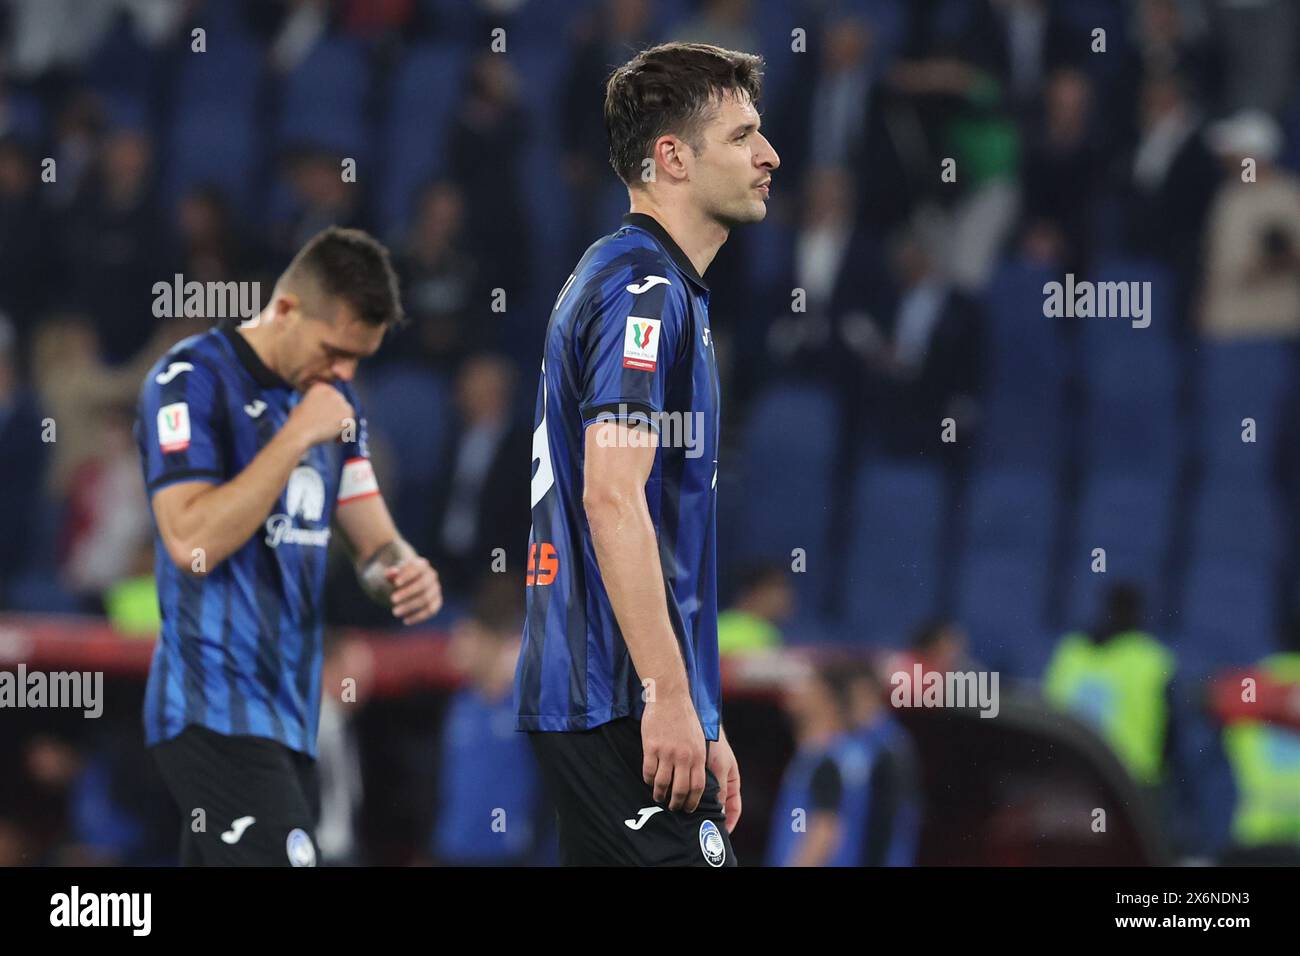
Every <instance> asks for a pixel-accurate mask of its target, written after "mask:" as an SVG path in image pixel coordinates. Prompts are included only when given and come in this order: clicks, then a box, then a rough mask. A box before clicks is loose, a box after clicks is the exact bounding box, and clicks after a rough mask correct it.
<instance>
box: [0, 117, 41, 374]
mask: <svg viewBox="0 0 1300 956" xmlns="http://www.w3.org/2000/svg"><path fill="white" fill-rule="evenodd" d="M39 169H40V167H39V166H38V165H37V162H36V158H35V157H34V156H32V155H31V153H30V152H29V151H28V150H27V149H25V148H24V147H23V146H22V145H20V144H19V143H18V141H17V140H13V139H5V140H0V310H3V311H5V312H7V313H8V314H9V316H10V317H11V320H12V321H13V322H15V323H17V325H18V329H17V330H16V331H17V332H18V335H19V339H20V341H19V343H18V347H19V350H20V351H19V354H22V347H23V346H25V345H26V343H27V340H28V336H29V335H30V331H31V327H32V326H33V325H34V323H35V321H36V316H37V314H38V313H39V312H40V311H41V309H42V308H43V307H44V305H45V303H46V300H47V299H48V297H49V292H50V289H51V286H52V283H51V281H50V280H51V276H52V272H53V269H52V268H51V265H52V262H53V249H51V248H50V244H49V235H50V232H49V230H48V229H47V228H45V225H44V221H45V217H46V216H48V215H49V211H48V210H47V209H45V208H44V206H43V204H42V202H41V199H40V194H39V192H38V189H39V187H38V184H37V176H38V174H39Z"/></svg>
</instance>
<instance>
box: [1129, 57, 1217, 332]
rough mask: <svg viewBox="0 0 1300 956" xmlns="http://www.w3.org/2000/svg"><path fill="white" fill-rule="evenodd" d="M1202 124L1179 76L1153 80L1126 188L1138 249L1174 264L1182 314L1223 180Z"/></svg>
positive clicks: (1133, 243) (1149, 81)
mask: <svg viewBox="0 0 1300 956" xmlns="http://www.w3.org/2000/svg"><path fill="white" fill-rule="evenodd" d="M1202 129H1203V124H1202V120H1201V116H1200V113H1199V111H1198V110H1197V108H1196V106H1195V104H1194V103H1192V102H1190V101H1189V100H1188V98H1187V93H1186V90H1185V88H1184V84H1183V82H1182V81H1181V80H1180V79H1179V78H1178V77H1177V76H1176V75H1173V74H1158V75H1154V76H1151V77H1149V78H1147V80H1146V81H1145V82H1144V84H1143V86H1142V96H1141V120H1140V124H1139V133H1138V141H1137V145H1136V147H1135V149H1134V151H1133V156H1132V160H1131V165H1130V167H1129V175H1128V182H1127V183H1126V186H1125V196H1124V207H1125V209H1126V210H1127V212H1128V223H1127V235H1128V242H1129V245H1130V247H1131V248H1132V250H1133V251H1134V252H1136V253H1138V254H1139V255H1144V256H1149V257H1151V258H1154V259H1157V260H1159V261H1161V262H1163V263H1164V264H1165V265H1167V266H1168V267H1169V268H1170V269H1172V270H1173V273H1174V276H1175V281H1176V282H1177V286H1178V300H1177V303H1176V304H1175V314H1177V315H1178V316H1180V317H1182V316H1185V315H1186V314H1187V312H1188V306H1189V304H1190V294H1191V291H1192V289H1193V287H1194V284H1195V276H1196V273H1197V271H1198V267H1199V263H1200V256H1201V236H1202V235H1203V233H1204V228H1205V216H1206V212H1207V210H1208V209H1209V205H1210V199H1211V197H1212V196H1213V195H1214V189H1215V186H1216V184H1217V182H1218V178H1219V171H1218V167H1217V164H1216V163H1215V161H1214V157H1213V156H1211V155H1210V151H1209V150H1208V149H1207V148H1206V145H1205V139H1204V136H1203V135H1202Z"/></svg>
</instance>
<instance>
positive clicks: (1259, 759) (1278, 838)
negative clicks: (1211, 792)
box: [1223, 615, 1300, 861]
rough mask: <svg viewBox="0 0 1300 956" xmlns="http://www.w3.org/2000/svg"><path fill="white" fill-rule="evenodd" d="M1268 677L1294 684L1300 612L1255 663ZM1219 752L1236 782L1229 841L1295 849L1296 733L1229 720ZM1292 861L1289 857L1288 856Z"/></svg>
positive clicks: (1299, 812)
mask: <svg viewBox="0 0 1300 956" xmlns="http://www.w3.org/2000/svg"><path fill="white" fill-rule="evenodd" d="M1258 670H1259V676H1260V677H1261V678H1264V679H1267V680H1269V681H1275V682H1278V683H1284V684H1293V685H1297V686H1300V615H1296V616H1295V618H1293V620H1292V622H1291V626H1290V627H1289V628H1288V630H1287V631H1285V632H1284V633H1283V650H1282V651H1281V652H1280V653H1277V654H1272V655H1270V656H1268V657H1266V658H1264V659H1263V660H1262V661H1260V662H1259V665H1258ZM1223 750H1224V753H1225V754H1226V756H1227V758H1228V764H1229V766H1230V767H1231V768H1232V777H1233V780H1234V782H1235V783H1236V785H1237V806H1236V809H1235V810H1234V812H1233V815H1232V840H1233V843H1234V844H1235V847H1236V848H1237V849H1239V850H1245V851H1250V852H1256V851H1259V850H1262V849H1268V848H1276V849H1282V848H1286V849H1287V850H1289V851H1290V853H1291V854H1292V857H1293V858H1296V857H1295V854H1297V853H1300V731H1296V730H1292V729H1289V728H1286V727H1282V726H1279V725H1277V724H1270V723H1265V722H1264V721H1260V720H1234V721H1232V722H1231V723H1229V724H1228V725H1227V726H1226V727H1225V728H1224V730H1223ZM1293 861H1294V860H1293Z"/></svg>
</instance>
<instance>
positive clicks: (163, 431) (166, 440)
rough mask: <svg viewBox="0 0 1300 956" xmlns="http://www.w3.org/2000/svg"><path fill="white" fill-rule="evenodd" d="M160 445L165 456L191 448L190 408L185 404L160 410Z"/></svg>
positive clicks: (168, 406) (179, 403)
mask: <svg viewBox="0 0 1300 956" xmlns="http://www.w3.org/2000/svg"><path fill="white" fill-rule="evenodd" d="M158 444H159V446H161V447H162V450H163V452H164V454H170V453H172V452H174V451H184V450H185V449H186V448H189V447H190V407H189V405H187V404H186V403H185V402H173V403H172V404H170V405H164V406H163V407H162V408H160V409H158Z"/></svg>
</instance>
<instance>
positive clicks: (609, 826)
mask: <svg viewBox="0 0 1300 956" xmlns="http://www.w3.org/2000/svg"><path fill="white" fill-rule="evenodd" d="M528 736H529V739H530V740H532V743H533V751H534V753H536V754H537V762H538V764H539V766H540V767H541V771H542V779H543V781H544V783H545V785H546V788H547V791H548V792H549V794H550V796H551V799H552V800H553V801H554V802H555V808H556V811H557V815H558V817H559V838H560V863H561V865H564V866H703V867H723V866H735V865H736V854H735V853H734V852H733V851H732V849H731V837H730V836H729V835H728V834H727V827H726V814H725V813H724V811H723V807H722V804H721V803H719V802H718V781H717V778H716V777H714V776H713V773H712V772H710V771H709V770H707V769H706V770H705V786H704V796H703V797H702V798H701V799H700V805H699V806H698V807H697V808H696V809H695V812H694V813H683V812H673V811H672V810H668V809H667V808H666V804H664V803H660V804H656V803H655V800H654V788H653V787H651V786H650V785H649V784H647V783H646V782H645V781H644V780H643V779H642V778H641V764H642V759H643V752H642V749H641V722H640V721H638V720H637V719H636V718H634V717H623V718H620V719H618V720H613V721H610V722H609V723H607V724H601V725H600V726H599V727H596V728H594V729H592V730H583V731H569V732H550V731H536V732H532V733H529V735H528Z"/></svg>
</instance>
